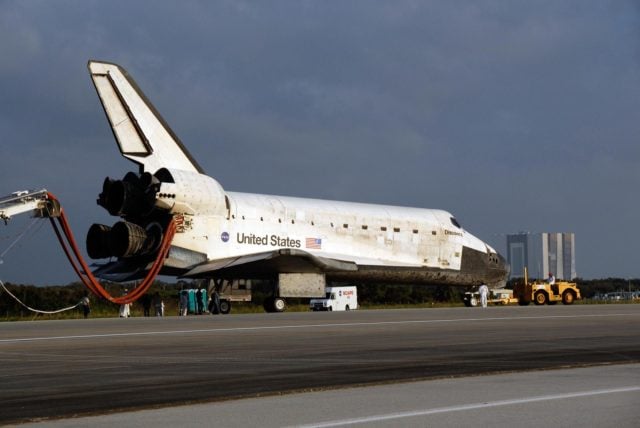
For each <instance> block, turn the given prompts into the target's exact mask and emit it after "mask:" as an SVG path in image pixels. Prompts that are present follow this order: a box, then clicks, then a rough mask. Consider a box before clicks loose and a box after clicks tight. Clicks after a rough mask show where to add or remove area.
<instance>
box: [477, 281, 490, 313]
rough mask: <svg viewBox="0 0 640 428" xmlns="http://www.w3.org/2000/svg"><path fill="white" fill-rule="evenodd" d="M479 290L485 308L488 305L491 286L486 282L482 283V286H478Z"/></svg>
mask: <svg viewBox="0 0 640 428" xmlns="http://www.w3.org/2000/svg"><path fill="white" fill-rule="evenodd" d="M478 291H479V292H480V303H481V304H482V307H483V308H486V307H487V295H488V294H489V287H487V285H486V284H484V283H482V284H481V285H480V287H479V288H478Z"/></svg>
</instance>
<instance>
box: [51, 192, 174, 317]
mask: <svg viewBox="0 0 640 428" xmlns="http://www.w3.org/2000/svg"><path fill="white" fill-rule="evenodd" d="M47 196H48V198H49V199H51V200H55V201H58V199H57V198H56V197H55V196H54V195H52V194H51V193H48V194H47ZM58 202H59V201H58ZM50 220H51V225H52V226H53V230H54V231H55V233H56V236H57V237H58V241H59V242H60V245H61V246H62V249H63V250H64V253H65V254H66V256H67V258H68V259H69V263H71V267H72V268H73V270H74V271H75V272H76V274H77V275H78V277H79V278H80V281H82V283H83V284H84V285H85V287H87V288H88V289H89V290H90V291H91V292H92V293H93V294H95V295H96V296H99V297H103V298H105V299H107V300H109V301H111V302H113V303H117V304H125V303H132V302H135V301H136V300H138V299H139V298H140V297H141V296H142V295H143V294H144V293H146V292H147V290H149V287H151V284H153V281H154V280H155V279H156V277H157V276H158V273H159V272H160V269H162V265H163V263H164V259H165V258H166V257H167V255H168V254H169V249H170V248H171V241H172V239H173V236H174V235H175V232H176V225H175V221H174V219H173V218H172V219H171V221H170V222H169V225H168V226H167V230H166V231H165V234H164V237H163V238H162V244H161V245H160V249H159V250H158V256H157V257H156V259H155V261H154V262H153V265H152V266H151V268H150V269H149V272H147V275H146V276H145V278H144V280H143V281H142V283H141V284H140V285H139V286H138V287H136V288H135V289H133V290H131V292H129V293H128V294H126V295H124V296H120V297H113V296H112V295H111V294H109V292H108V291H107V290H105V288H104V287H103V286H102V285H101V284H100V282H99V281H98V279H97V278H96V277H95V276H94V275H93V273H92V272H91V269H89V266H88V265H87V263H86V262H85V260H84V258H83V257H82V254H81V253H80V250H79V249H78V245H77V244H76V240H75V237H74V236H73V232H72V231H71V227H70V226H69V222H68V220H67V216H66V214H65V212H64V210H63V209H62V208H61V209H60V217H58V218H57V220H58V223H59V225H60V227H61V228H62V232H63V234H64V238H66V241H65V239H63V236H62V234H61V233H60V230H59V229H58V226H57V225H56V223H55V221H54V220H53V218H51V219H50ZM81 268H82V269H81Z"/></svg>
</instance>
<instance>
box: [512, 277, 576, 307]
mask: <svg viewBox="0 0 640 428" xmlns="http://www.w3.org/2000/svg"><path fill="white" fill-rule="evenodd" d="M513 297H515V298H517V299H518V304H519V305H520V306H526V305H528V304H529V303H531V302H533V303H535V304H536V305H544V304H545V303H546V304H549V305H553V304H556V303H558V302H562V304H564V305H570V304H572V303H573V302H574V301H575V300H580V299H581V296H580V289H579V288H578V284H576V283H575V282H567V281H556V283H555V284H549V283H548V282H540V281H534V282H532V283H529V281H528V280H527V272H526V270H525V275H524V283H518V284H516V285H515V286H514V287H513Z"/></svg>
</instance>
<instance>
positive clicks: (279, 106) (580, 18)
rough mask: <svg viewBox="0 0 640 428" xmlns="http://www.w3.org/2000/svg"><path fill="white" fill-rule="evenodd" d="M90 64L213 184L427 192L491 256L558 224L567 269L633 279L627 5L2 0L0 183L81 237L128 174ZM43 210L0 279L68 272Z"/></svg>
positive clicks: (638, 70) (23, 219)
mask: <svg viewBox="0 0 640 428" xmlns="http://www.w3.org/2000/svg"><path fill="white" fill-rule="evenodd" d="M89 59H100V60H106V61H111V62H116V63H118V64H120V65H121V66H123V67H124V68H125V69H127V70H128V72H129V73H130V74H131V75H132V76H133V77H134V79H135V80H136V81H137V83H138V84H139V86H140V87H141V88H142V90H143V91H144V92H145V94H146V95H147V96H148V98H149V99H150V100H151V101H152V102H153V103H154V104H155V106H156V108H157V109H158V110H159V111H160V112H161V113H162V115H163V116H164V118H165V119H166V120H167V121H168V123H169V124H170V125H171V127H172V128H173V130H174V131H175V132H176V134H177V135H178V136H180V138H181V139H182V141H183V142H184V144H185V145H186V146H187V148H188V149H189V151H190V152H191V153H192V154H193V155H194V156H195V157H196V158H197V159H198V162H199V163H200V165H201V166H202V167H203V168H204V169H205V170H206V172H207V173H208V174H209V175H211V176H213V177H214V178H216V179H217V180H218V181H219V182H220V183H221V184H222V186H223V187H224V188H225V189H227V190H231V191H240V192H255V193H271V194H279V195H291V196H300V197H313V198H325V199H338V200H349V201H359V202H371V203H379V204H392V205H405V206H416V207H424V208H441V209H445V210H448V211H450V212H452V213H453V214H454V215H456V217H457V218H458V219H459V220H460V222H461V223H462V225H463V227H464V228H465V229H467V230H468V231H470V232H472V233H473V234H475V235H476V236H478V237H479V238H481V239H483V240H485V241H488V242H489V243H491V244H493V245H494V246H496V248H497V249H498V250H504V246H505V244H504V242H505V234H507V233H514V232H518V231H530V232H574V233H575V234H576V253H577V260H576V261H577V272H578V275H579V276H580V277H583V278H603V277H610V276H613V277H634V278H638V277H640V263H639V261H638V257H639V256H638V254H639V252H640V251H639V249H640V248H639V245H638V243H639V242H640V227H639V226H638V217H639V214H640V200H639V198H638V185H639V184H640V168H639V161H640V144H639V141H638V137H639V132H638V129H639V126H640V6H639V4H638V2H637V1H610V2H601V1H585V0H576V1H561V2H558V1H555V0H553V1H529V0H527V1H484V2H482V1H481V2H479V1H476V0H471V1H442V2H429V1H423V2H420V1H395V0H394V1H315V2H311V1H285V2H279V1H269V2H263V1H256V2H245V1H239V0H233V1H219V2H209V1H202V2H196V1H171V2H169V1H156V2H149V1H147V2H132V1H130V0H127V1H114V0H111V1H108V2H104V1H100V2H98V1H55V2H52V1H17V0H15V1H14V0H0V101H1V102H0V194H8V193H10V192H13V191H16V190H20V189H26V188H37V187H46V188H47V189H49V190H50V191H52V192H53V193H55V194H56V195H57V196H58V197H59V199H60V200H61V201H62V203H63V206H64V207H65V209H66V211H67V213H68V215H69V217H70V219H71V223H72V227H73V229H74V231H75V233H76V235H77V238H78V240H79V241H80V242H81V243H84V239H85V236H86V232H87V230H88V228H89V226H90V225H91V224H92V223H94V222H97V223H105V224H112V223H114V222H115V219H114V218H111V217H109V215H108V214H107V213H106V211H105V210H104V209H103V208H101V207H99V206H98V205H96V198H97V195H98V193H100V191H101V186H102V181H103V179H104V178H105V177H106V176H111V177H114V178H121V177H122V176H123V175H124V174H125V173H126V172H127V171H129V170H135V169H136V167H135V165H134V164H132V163H130V162H129V161H127V160H126V159H124V158H122V157H121V155H120V153H119V152H118V150H117V146H116V143H115V140H114V138H113V135H112V133H111V130H110V128H109V125H108V122H107V119H106V117H105V115H104V112H103V110H102V107H101V105H100V103H99V101H98V98H97V95H96V92H95V90H94V88H93V85H92V83H91V80H90V78H89V76H88V72H87V68H86V66H87V61H88V60H89ZM29 223H30V219H29V218H28V217H27V216H19V217H16V218H15V219H14V220H12V221H11V222H10V223H9V225H8V226H6V227H5V226H4V225H2V224H0V254H1V253H2V252H4V251H5V249H6V248H7V247H8V246H9V244H10V243H11V242H12V241H13V238H15V237H16V235H18V234H19V233H21V232H22V231H23V230H24V228H25V227H26V226H27V225H28V224H29ZM41 223H43V224H44V226H42V227H40V228H39V229H36V230H33V231H32V232H30V233H29V234H28V235H27V238H25V239H23V240H21V241H20V243H19V244H18V245H16V246H15V247H14V248H12V249H11V250H10V251H9V252H7V253H6V255H5V256H4V258H3V262H4V263H3V264H2V265H0V280H3V281H5V282H7V281H10V282H16V283H36V284H42V285H44V284H64V283H67V282H70V281H73V280H74V279H75V277H74V274H73V272H72V270H71V268H70V266H69V264H68V262H67V261H66V259H65V258H64V255H63V254H62V251H61V250H60V248H59V246H58V244H57V242H56V241H54V238H53V232H52V231H51V228H50V227H49V225H48V224H47V223H46V222H41Z"/></svg>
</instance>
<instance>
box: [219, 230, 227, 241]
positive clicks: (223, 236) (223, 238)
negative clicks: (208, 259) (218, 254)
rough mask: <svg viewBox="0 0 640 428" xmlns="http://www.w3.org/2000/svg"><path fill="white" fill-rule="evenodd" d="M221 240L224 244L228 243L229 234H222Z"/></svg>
mask: <svg viewBox="0 0 640 428" xmlns="http://www.w3.org/2000/svg"><path fill="white" fill-rule="evenodd" d="M220 239H222V242H227V241H228V240H229V234H228V233H227V232H222V235H220Z"/></svg>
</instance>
